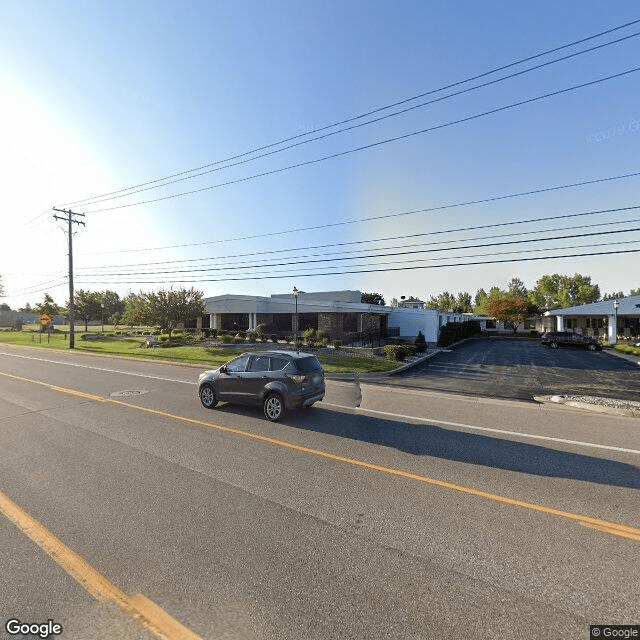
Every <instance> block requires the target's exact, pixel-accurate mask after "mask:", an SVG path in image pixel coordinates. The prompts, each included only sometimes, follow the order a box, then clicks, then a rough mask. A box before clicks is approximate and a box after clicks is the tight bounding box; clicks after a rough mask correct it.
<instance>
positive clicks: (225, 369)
mask: <svg viewBox="0 0 640 640" xmlns="http://www.w3.org/2000/svg"><path fill="white" fill-rule="evenodd" d="M220 373H227V365H226V364H223V365H222V366H221V367H220Z"/></svg>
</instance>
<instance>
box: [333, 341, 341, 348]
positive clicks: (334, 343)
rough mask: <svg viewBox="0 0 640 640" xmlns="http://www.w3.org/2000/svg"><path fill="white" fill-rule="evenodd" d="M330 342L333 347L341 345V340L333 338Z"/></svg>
mask: <svg viewBox="0 0 640 640" xmlns="http://www.w3.org/2000/svg"><path fill="white" fill-rule="evenodd" d="M331 344H332V345H333V348H334V349H339V348H340V347H341V346H342V341H341V340H333V341H332V342H331Z"/></svg>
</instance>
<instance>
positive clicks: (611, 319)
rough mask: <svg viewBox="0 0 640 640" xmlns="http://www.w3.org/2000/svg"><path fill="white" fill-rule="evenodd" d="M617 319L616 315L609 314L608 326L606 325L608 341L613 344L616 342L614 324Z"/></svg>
mask: <svg viewBox="0 0 640 640" xmlns="http://www.w3.org/2000/svg"><path fill="white" fill-rule="evenodd" d="M617 319H618V317H617V316H615V315H613V316H609V327H608V333H609V335H608V339H609V342H610V343H611V344H615V343H616V333H617V332H616V324H617V322H616V321H617Z"/></svg>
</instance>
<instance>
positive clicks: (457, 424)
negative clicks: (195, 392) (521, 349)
mask: <svg viewBox="0 0 640 640" xmlns="http://www.w3.org/2000/svg"><path fill="white" fill-rule="evenodd" d="M0 355H2V356H9V357H12V358H24V359H26V360H38V361H40V362H51V363H53V364H62V365H65V366H68V367H81V368H84V369H94V370H96V371H106V372H108V373H122V374H124V375H127V376H137V377H139V378H150V379H153V380H165V381H167V382H181V383H182V384H194V385H195V384H196V382H195V381H191V380H175V379H173V378H163V377H162V376H150V375H148V374H144V373H131V372H129V371H119V370H118V369H106V368H103V367H92V366H89V365H86V364H77V363H75V362H59V361H58V360H47V359H45V358H34V357H32V356H22V355H17V354H13V353H6V352H4V351H0ZM322 406H324V407H337V408H339V409H345V408H346V409H352V408H353V407H348V406H346V405H341V404H332V403H330V402H323V403H322ZM357 411H358V412H359V413H367V414H373V415H379V416H387V417H391V418H401V419H402V420H420V421H422V422H429V423H430V424H439V425H444V426H446V427H459V428H462V429H470V430H471V431H485V432H489V433H498V434H502V435H509V436H519V437H521V438H530V439H534V440H547V441H550V442H558V443H561V444H573V445H578V446H581V447H590V448H592V449H605V450H607V451H618V452H622V453H633V454H636V455H640V450H636V449H625V448H624V447H613V446H609V445H606V444H595V443H593V442H581V441H579V440H567V439H564V438H553V437H551V436H539V435H535V434H532V433H520V432H518V431H507V430H505V429H494V428H491V427H478V426H476V425H471V424H463V423H461V422H448V421H446V420H438V419H436V418H424V417H420V416H407V415H403V414H400V413H389V412H386V411H375V410H374V409H363V408H362V407H357Z"/></svg>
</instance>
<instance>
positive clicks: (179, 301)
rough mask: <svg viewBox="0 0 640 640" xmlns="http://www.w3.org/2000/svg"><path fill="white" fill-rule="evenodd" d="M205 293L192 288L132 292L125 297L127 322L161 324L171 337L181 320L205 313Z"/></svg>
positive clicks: (191, 318)
mask: <svg viewBox="0 0 640 640" xmlns="http://www.w3.org/2000/svg"><path fill="white" fill-rule="evenodd" d="M203 295H204V294H203V293H202V291H196V290H195V289H193V288H191V289H175V290H174V289H169V290H168V291H167V290H164V289H162V290H160V291H156V292H150V293H142V292H141V293H139V294H137V295H136V294H131V295H130V296H128V297H127V298H126V300H125V304H126V308H125V322H126V323H127V324H146V325H158V326H159V327H160V329H161V330H162V331H166V332H167V333H168V334H169V341H171V333H172V331H174V329H175V328H176V327H177V326H178V324H180V323H181V322H187V321H188V320H193V319H194V318H197V317H199V316H201V315H202V314H203V313H204V311H205V306H204V302H203V300H202V298H203Z"/></svg>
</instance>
